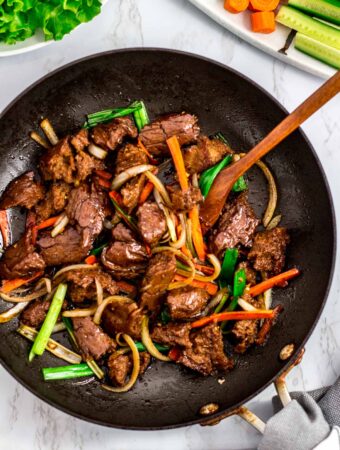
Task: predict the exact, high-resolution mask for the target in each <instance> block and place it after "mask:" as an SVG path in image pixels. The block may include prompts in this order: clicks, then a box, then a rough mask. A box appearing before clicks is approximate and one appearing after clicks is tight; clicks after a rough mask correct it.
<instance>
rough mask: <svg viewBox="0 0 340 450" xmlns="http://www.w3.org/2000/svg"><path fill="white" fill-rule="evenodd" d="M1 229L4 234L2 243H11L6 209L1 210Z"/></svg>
mask: <svg viewBox="0 0 340 450" xmlns="http://www.w3.org/2000/svg"><path fill="white" fill-rule="evenodd" d="M0 231H1V234H2V244H3V246H4V247H7V246H8V245H9V240H10V239H9V223H8V218H7V211H6V210H5V209H3V210H1V211H0Z"/></svg>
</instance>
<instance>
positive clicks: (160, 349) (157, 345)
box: [135, 342, 169, 352]
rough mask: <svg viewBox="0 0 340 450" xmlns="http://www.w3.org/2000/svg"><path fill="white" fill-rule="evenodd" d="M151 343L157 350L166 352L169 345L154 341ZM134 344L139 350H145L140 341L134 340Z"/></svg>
mask: <svg viewBox="0 0 340 450" xmlns="http://www.w3.org/2000/svg"><path fill="white" fill-rule="evenodd" d="M153 344H154V346H155V347H156V348H157V350H159V351H160V352H167V351H168V350H169V347H168V346H167V345H160V344H156V343H155V342H154V343H153ZM135 345H136V347H137V350H138V351H139V352H145V351H146V348H145V346H144V344H143V343H142V342H135Z"/></svg>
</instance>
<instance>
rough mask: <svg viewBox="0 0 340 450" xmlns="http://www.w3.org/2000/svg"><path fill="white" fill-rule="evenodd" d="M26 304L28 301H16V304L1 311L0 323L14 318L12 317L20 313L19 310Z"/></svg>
mask: <svg viewBox="0 0 340 450" xmlns="http://www.w3.org/2000/svg"><path fill="white" fill-rule="evenodd" d="M27 305H28V302H24V303H18V304H17V305H15V306H13V308H11V309H8V310H7V311H5V312H3V313H1V314H0V323H6V322H9V321H10V320H12V319H14V317H17V316H18V315H19V314H20V313H21V311H22V310H24V309H25V308H26V306H27Z"/></svg>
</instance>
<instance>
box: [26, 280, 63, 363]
mask: <svg viewBox="0 0 340 450" xmlns="http://www.w3.org/2000/svg"><path fill="white" fill-rule="evenodd" d="M66 291H67V284H63V283H61V284H59V286H58V288H57V290H56V292H55V294H54V296H53V299H52V302H51V306H50V308H49V310H48V312H47V315H46V318H45V320H44V323H43V324H42V326H41V328H40V331H39V333H38V334H37V337H36V338H35V340H34V342H33V346H32V348H31V351H30V354H29V357H28V359H29V361H30V362H31V361H32V360H33V358H34V357H35V356H36V355H37V356H41V355H42V354H43V353H44V351H45V348H46V345H47V342H48V340H49V338H50V336H51V334H52V330H53V327H54V325H55V324H56V322H57V319H58V316H59V314H60V311H61V307H62V305H63V302H64V299H65V295H66Z"/></svg>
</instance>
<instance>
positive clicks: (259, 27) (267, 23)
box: [250, 11, 275, 34]
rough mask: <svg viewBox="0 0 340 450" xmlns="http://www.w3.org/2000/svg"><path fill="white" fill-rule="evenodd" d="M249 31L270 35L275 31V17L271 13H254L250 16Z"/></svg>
mask: <svg viewBox="0 0 340 450" xmlns="http://www.w3.org/2000/svg"><path fill="white" fill-rule="evenodd" d="M250 19H251V29H252V30H253V31H254V32H255V33H264V34H268V33H272V32H273V31H275V15H274V13H273V11H261V12H254V13H252V14H251V16H250Z"/></svg>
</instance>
